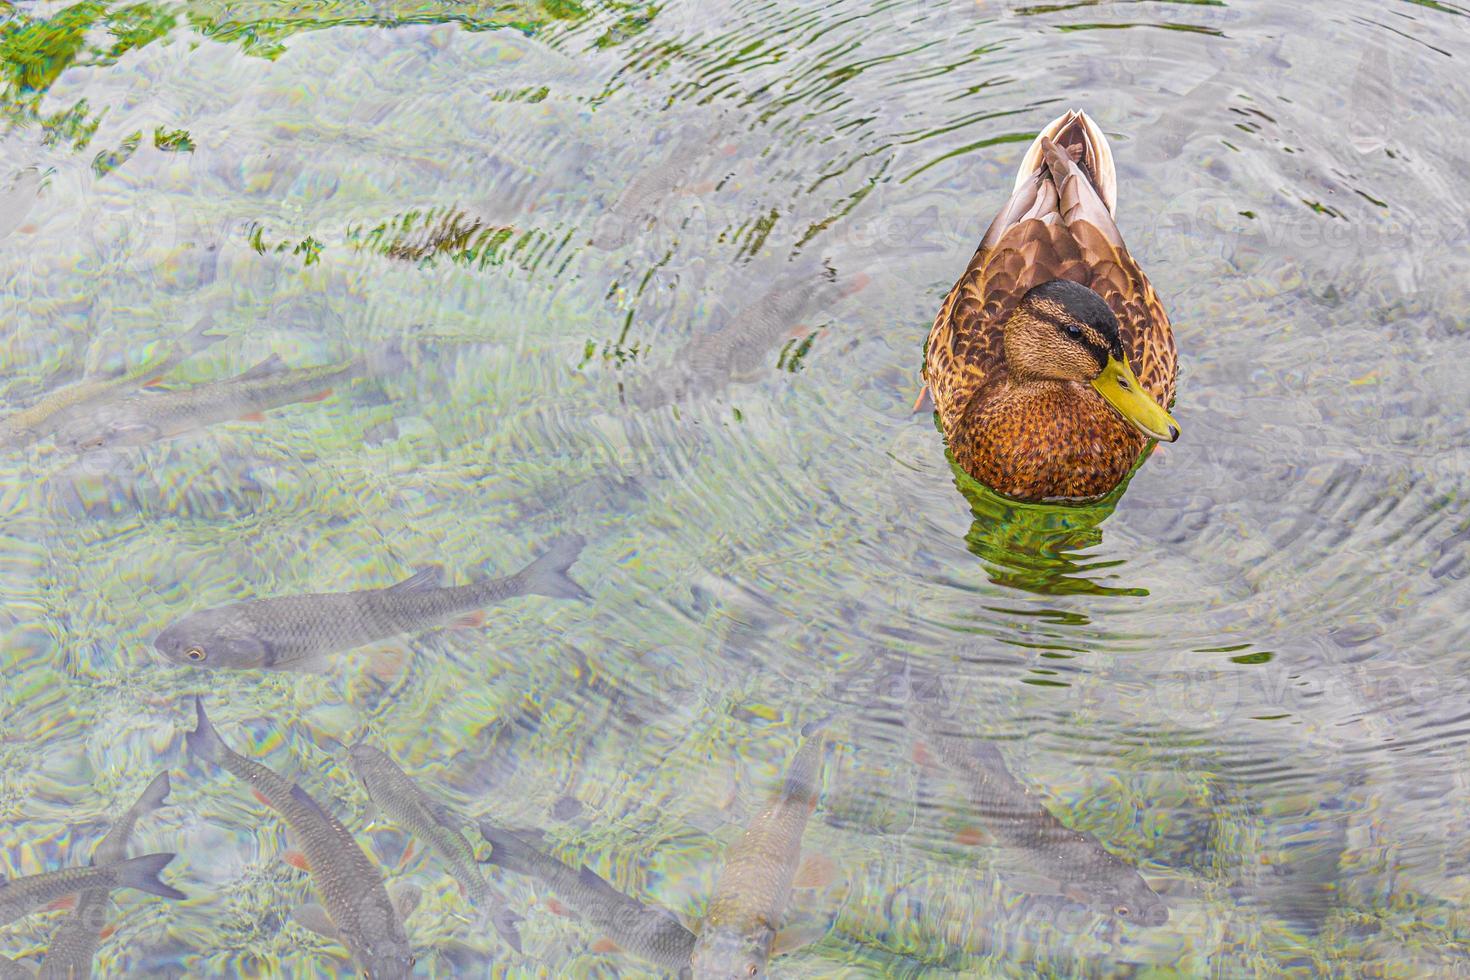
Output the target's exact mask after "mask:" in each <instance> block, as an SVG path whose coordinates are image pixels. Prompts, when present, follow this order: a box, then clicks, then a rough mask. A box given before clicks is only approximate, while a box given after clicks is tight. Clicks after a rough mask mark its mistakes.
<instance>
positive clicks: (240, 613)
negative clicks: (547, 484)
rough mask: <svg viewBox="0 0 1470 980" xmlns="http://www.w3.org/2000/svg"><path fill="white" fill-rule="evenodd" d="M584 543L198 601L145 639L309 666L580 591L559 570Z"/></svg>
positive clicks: (174, 652) (239, 662)
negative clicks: (445, 570) (331, 584)
mask: <svg viewBox="0 0 1470 980" xmlns="http://www.w3.org/2000/svg"><path fill="white" fill-rule="evenodd" d="M584 543H585V542H584V540H583V539H582V538H581V537H580V536H578V535H572V536H568V537H564V538H559V539H557V540H556V541H554V542H552V544H551V546H550V547H549V548H547V550H546V553H545V554H543V555H542V556H541V557H540V558H537V559H536V560H535V561H533V562H531V563H530V564H529V565H527V566H526V567H525V568H523V569H521V570H520V571H519V572H517V573H516V574H514V575H509V576H506V577H505V578H498V579H488V578H487V579H481V580H480V581H478V582H473V583H471V584H469V585H460V586H451V587H448V588H445V587H442V586H440V585H439V581H440V578H441V576H442V570H441V569H439V568H437V567H431V568H425V569H422V570H420V571H419V572H417V573H415V574H414V575H413V576H411V577H410V578H407V579H404V580H403V581H402V582H399V583H398V584H397V585H392V586H389V587H388V588H385V589H364V590H362V591H360V592H329V593H316V594H308V595H292V596H277V597H275V598H271V599H255V600H251V601H249V602H239V603H234V604H232V605H228V606H219V607H217V608H215V609H205V610H201V611H199V612H195V613H190V614H189V615H187V616H185V617H184V618H183V619H180V620H179V621H178V622H176V623H174V624H172V625H170V626H168V627H165V628H164V630H163V631H162V632H160V633H159V634H158V638H157V639H156V640H154V641H153V645H154V646H155V647H156V648H157V649H158V652H159V653H161V654H163V655H164V657H166V658H168V659H169V660H170V661H172V662H173V663H176V664H179V665H181V666H189V667H207V668H215V669H222V670H250V669H266V670H313V669H316V668H317V667H318V666H319V665H320V662H321V660H322V658H324V657H326V656H328V655H330V654H333V653H337V652H340V651H343V650H350V649H352V648H353V647H359V646H362V645H363V644H365V643H372V642H374V641H376V640H382V639H387V638H388V637H391V636H397V635H399V634H401V633H414V632H418V631H420V630H425V629H429V628H430V627H434V626H440V625H442V624H444V623H446V622H448V621H449V620H452V619H455V618H456V617H460V616H464V615H466V614H468V613H473V612H476V611H478V610H479V609H481V608H483V607H485V606H487V605H490V604H492V603H496V602H502V601H504V600H506V599H510V598H514V597H516V596H523V595H532V594H535V595H544V596H553V597H556V598H562V599H579V598H586V597H587V593H586V592H584V591H583V590H582V587H581V586H580V585H578V584H577V583H576V582H574V581H572V579H571V578H570V577H568V575H567V569H568V568H569V567H571V565H572V563H573V562H575V561H576V560H577V556H578V555H579V554H581V552H582V545H583V544H584Z"/></svg>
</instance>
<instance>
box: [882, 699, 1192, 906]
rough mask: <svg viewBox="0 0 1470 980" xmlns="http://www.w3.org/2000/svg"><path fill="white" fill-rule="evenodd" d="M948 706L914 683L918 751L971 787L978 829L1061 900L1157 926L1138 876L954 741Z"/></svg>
mask: <svg viewBox="0 0 1470 980" xmlns="http://www.w3.org/2000/svg"><path fill="white" fill-rule="evenodd" d="M947 703H948V701H947V698H946V696H945V695H944V693H943V690H942V687H941V686H940V684H939V681H938V679H937V678H922V679H916V682H915V686H914V700H913V705H914V710H913V711H912V713H911V715H910V717H911V718H913V720H914V721H915V723H916V725H917V727H918V729H919V732H920V733H921V735H922V737H923V741H924V744H925V745H926V746H927V747H928V749H930V750H931V751H932V752H933V754H934V756H935V757H936V758H937V759H938V760H939V761H940V762H941V763H942V764H943V765H944V766H945V767H946V768H948V769H950V770H952V771H954V772H955V773H956V774H957V775H959V776H960V777H961V778H962V779H964V781H965V782H966V783H967V784H968V786H969V791H970V802H971V804H972V805H973V806H974V807H975V810H976V815H977V817H978V818H979V820H980V823H981V825H982V826H983V828H984V829H985V830H986V831H987V832H988V833H989V834H990V835H991V836H992V837H994V838H995V841H996V843H997V844H998V845H999V846H1000V847H1002V848H1005V849H1006V850H1007V851H1008V852H1010V853H1009V854H1007V855H1004V857H1005V858H1008V859H1009V861H1010V863H1011V864H1014V865H1015V866H1016V867H1018V868H1020V869H1022V870H1024V872H1025V873H1026V874H1027V875H1030V876H1039V877H1040V878H1043V879H1045V880H1047V881H1048V882H1054V883H1056V885H1057V886H1058V887H1059V889H1060V891H1061V893H1062V894H1064V895H1066V896H1067V897H1068V898H1070V899H1072V900H1073V901H1075V902H1079V903H1081V904H1082V905H1085V906H1086V907H1088V908H1089V909H1091V910H1093V911H1094V912H1100V913H1103V914H1105V915H1111V916H1114V917H1116V918H1118V919H1122V920H1125V921H1129V922H1137V923H1140V924H1142V925H1148V926H1161V925H1163V924H1164V923H1165V922H1167V921H1169V909H1168V906H1167V905H1165V904H1164V902H1163V900H1162V899H1160V898H1159V896H1158V895H1157V894H1156V893H1155V892H1154V890H1153V889H1152V888H1150V887H1149V886H1148V882H1146V881H1144V880H1143V876H1142V875H1140V874H1139V873H1138V869H1136V868H1134V867H1133V866H1132V865H1131V864H1129V863H1128V862H1126V861H1124V860H1123V859H1122V858H1119V857H1117V856H1116V855H1114V854H1113V853H1112V852H1111V851H1109V850H1108V849H1107V848H1105V847H1103V846H1102V844H1101V842H1099V841H1098V839H1097V838H1096V837H1094V836H1093V835H1092V834H1089V833H1087V832H1086V831H1082V830H1073V829H1072V828H1070V827H1068V826H1067V825H1066V824H1064V823H1062V822H1061V821H1060V820H1058V819H1057V818H1056V817H1055V816H1054V815H1053V814H1052V812H1051V811H1050V810H1048V809H1047V808H1046V806H1045V805H1044V804H1043V803H1042V802H1041V800H1039V799H1037V797H1036V795H1035V794H1034V793H1033V792H1032V791H1031V789H1030V788H1029V787H1028V786H1026V784H1025V783H1023V782H1021V781H1020V780H1019V779H1017V778H1016V777H1015V776H1014V775H1012V774H1011V771H1010V769H1008V768H1007V767H1006V763H1005V757H1004V756H1003V755H1001V752H1000V750H999V749H997V748H996V747H995V746H994V745H992V744H990V743H989V742H986V741H983V740H980V739H975V738H970V737H965V736H961V735H958V734H955V732H954V730H953V725H952V723H950V722H948V721H947V720H946V719H945V718H944V716H943V715H944V711H943V709H944V706H945V705H946V704H947Z"/></svg>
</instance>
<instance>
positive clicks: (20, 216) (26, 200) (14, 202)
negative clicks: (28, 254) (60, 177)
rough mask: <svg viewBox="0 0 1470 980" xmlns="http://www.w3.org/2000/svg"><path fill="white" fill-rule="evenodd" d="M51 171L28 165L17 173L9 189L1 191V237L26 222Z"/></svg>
mask: <svg viewBox="0 0 1470 980" xmlns="http://www.w3.org/2000/svg"><path fill="white" fill-rule="evenodd" d="M50 173H51V170H50V169H47V170H42V169H41V168H40V167H27V168H25V169H24V170H22V171H21V172H20V173H19V174H18V175H16V177H15V180H14V181H13V182H12V183H11V185H10V187H9V189H7V190H5V191H0V238H4V237H5V236H6V235H9V234H10V233H11V232H12V231H15V229H17V228H19V227H20V226H21V225H22V224H24V223H25V220H26V216H27V215H28V214H30V213H31V209H32V208H34V207H35V206H36V201H37V200H39V198H40V194H39V193H38V192H39V191H40V190H41V183H42V182H43V181H44V180H45V179H46V177H47V176H48V175H49V174H50Z"/></svg>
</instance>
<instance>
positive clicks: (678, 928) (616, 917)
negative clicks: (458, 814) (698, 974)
mask: <svg viewBox="0 0 1470 980" xmlns="http://www.w3.org/2000/svg"><path fill="white" fill-rule="evenodd" d="M479 826H480V836H481V837H483V838H485V840H486V841H487V842H489V844H490V849H491V850H490V862H491V863H492V864H496V865H499V866H500V867H502V868H505V869H506V870H507V871H512V872H515V873H516V874H521V875H526V876H527V877H530V878H535V879H536V880H537V881H540V882H541V883H542V884H544V885H546V886H547V887H548V888H550V889H551V890H552V891H554V892H556V893H557V894H558V895H559V896H561V897H562V898H563V899H564V900H565V901H566V902H567V904H568V905H570V906H571V908H572V909H573V910H574V911H575V912H576V913H577V914H578V915H580V916H582V917H583V918H584V919H586V920H587V921H588V922H589V923H591V924H592V925H593V926H595V927H596V928H598V929H600V930H602V931H603V933H604V934H605V935H606V937H607V939H608V940H610V941H611V942H612V943H614V944H616V945H617V947H618V948H619V949H622V950H624V951H626V952H629V953H632V954H633V955H634V956H638V957H641V958H642V959H645V960H647V961H648V962H650V963H656V964H658V965H659V966H662V967H664V968H665V969H668V970H673V971H675V972H676V973H679V974H680V975H681V976H682V975H687V973H688V970H689V957H690V955H691V954H692V953H693V952H694V943H695V938H694V933H692V932H690V931H689V930H688V929H686V928H684V925H683V924H682V923H680V922H679V920H678V919H677V918H676V917H675V916H674V914H673V913H672V912H670V911H669V910H667V909H662V908H658V907H656V906H652V905H645V904H644V903H642V902H640V901H638V900H637V899H636V898H633V897H632V896H629V895H625V894H623V893H622V892H620V891H618V890H617V889H616V888H614V887H613V886H612V885H610V884H609V883H608V882H607V880H606V879H605V878H603V877H602V876H600V875H598V874H597V873H596V872H595V871H593V870H592V869H591V868H589V867H586V866H585V865H584V866H582V867H581V868H574V867H572V866H571V865H569V864H566V863H565V862H562V861H559V860H557V859H556V858H554V857H552V856H551V855H549V854H546V853H544V852H543V851H541V850H539V849H538V848H536V847H535V846H534V845H533V844H531V843H529V842H528V841H527V840H526V839H525V836H524V834H523V832H516V831H512V830H507V829H505V828H503V827H499V826H496V825H495V824H493V823H491V822H490V821H488V820H481V821H480V824H479ZM533 833H534V832H533Z"/></svg>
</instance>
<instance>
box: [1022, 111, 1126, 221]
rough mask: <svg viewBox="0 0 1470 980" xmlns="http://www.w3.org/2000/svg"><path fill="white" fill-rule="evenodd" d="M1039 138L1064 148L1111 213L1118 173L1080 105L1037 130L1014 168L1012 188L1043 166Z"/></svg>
mask: <svg viewBox="0 0 1470 980" xmlns="http://www.w3.org/2000/svg"><path fill="white" fill-rule="evenodd" d="M1043 139H1050V140H1051V141H1052V142H1053V143H1055V144H1056V145H1057V146H1059V147H1061V148H1062V149H1063V150H1065V151H1066V152H1067V155H1068V156H1070V157H1071V158H1072V160H1073V162H1075V163H1076V164H1077V166H1078V167H1080V168H1081V169H1082V172H1083V173H1084V174H1086V175H1087V179H1088V180H1090V181H1091V182H1092V186H1093V187H1094V188H1096V190H1097V194H1098V196H1099V197H1101V198H1102V201H1103V204H1105V205H1107V209H1108V214H1110V215H1111V214H1115V213H1116V212H1117V205H1118V173H1117V171H1116V170H1115V169H1114V168H1113V149H1112V147H1110V146H1108V138H1107V137H1106V136H1104V135H1103V131H1102V130H1101V129H1099V128H1098V125H1097V123H1095V122H1093V121H1092V118H1091V117H1090V116H1088V115H1087V113H1085V112H1083V111H1081V110H1080V109H1073V110H1071V111H1070V112H1065V113H1063V114H1062V115H1060V116H1058V117H1057V118H1056V119H1053V120H1052V121H1051V123H1050V125H1048V126H1047V127H1046V128H1045V129H1043V130H1042V131H1041V132H1040V133H1038V134H1037V136H1036V139H1035V140H1033V141H1032V143H1031V147H1030V149H1028V150H1027V151H1026V155H1025V156H1024V157H1022V158H1021V166H1020V168H1019V169H1018V170H1017V172H1016V189H1018V190H1019V189H1020V188H1021V187H1022V186H1024V185H1025V184H1026V182H1027V181H1029V180H1032V179H1033V178H1035V176H1036V172H1037V171H1038V170H1040V169H1042V168H1043V167H1045V166H1046V153H1045V150H1044V148H1043V146H1042V140H1043Z"/></svg>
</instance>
